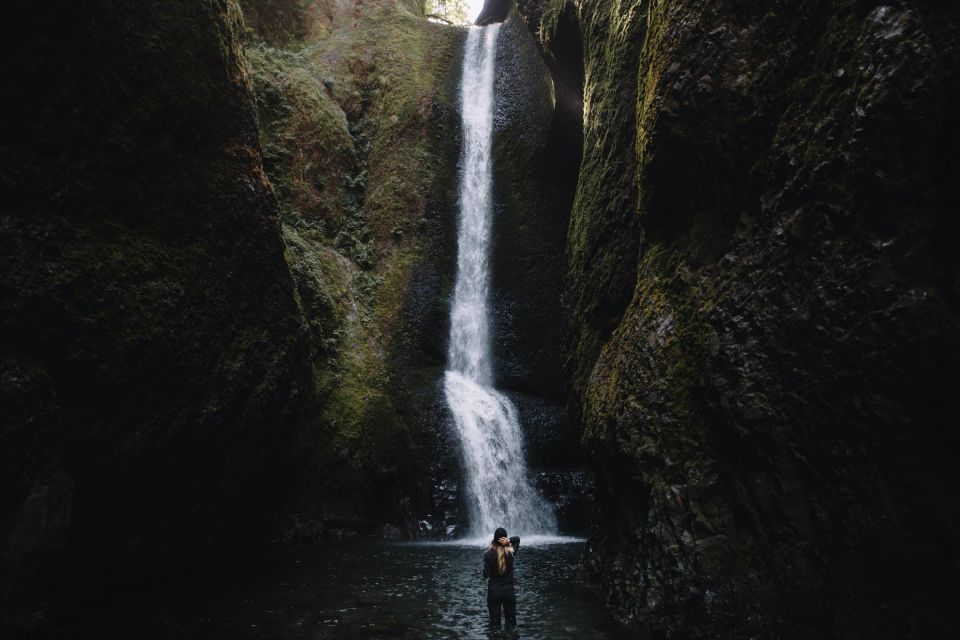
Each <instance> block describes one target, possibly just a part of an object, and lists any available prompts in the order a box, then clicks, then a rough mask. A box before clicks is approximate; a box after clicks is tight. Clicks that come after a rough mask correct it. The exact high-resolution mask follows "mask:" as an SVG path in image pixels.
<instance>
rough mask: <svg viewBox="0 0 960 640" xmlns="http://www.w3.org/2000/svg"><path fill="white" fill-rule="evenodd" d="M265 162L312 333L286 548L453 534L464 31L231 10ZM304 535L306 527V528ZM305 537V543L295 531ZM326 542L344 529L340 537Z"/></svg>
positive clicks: (317, 13)
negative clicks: (291, 26)
mask: <svg viewBox="0 0 960 640" xmlns="http://www.w3.org/2000/svg"><path fill="white" fill-rule="evenodd" d="M242 4H243V6H244V9H245V11H246V12H247V14H248V16H249V17H250V23H251V24H252V25H254V26H255V27H256V29H255V30H254V31H253V32H252V33H251V34H250V37H249V39H248V41H247V46H246V53H247V58H248V60H249V63H250V66H251V70H252V77H253V84H254V89H255V92H256V96H257V106H258V113H259V118H260V126H261V131H262V142H263V148H264V165H265V168H266V173H267V175H268V176H269V178H270V181H271V183H272V184H273V185H274V187H275V189H276V193H277V196H278V199H279V202H280V209H281V219H282V221H283V235H284V239H285V242H286V246H287V251H286V257H287V260H288V262H289V264H290V268H291V271H292V273H293V276H294V280H295V282H296V285H297V286H296V290H297V295H298V297H299V300H300V302H301V306H302V308H303V309H304V313H305V315H306V318H307V320H308V323H309V326H310V345H311V355H312V358H311V360H312V364H313V371H314V375H313V389H314V392H315V402H314V403H313V404H312V405H311V406H310V407H309V408H308V409H307V418H306V420H305V421H304V423H303V425H302V427H301V428H300V430H299V432H298V439H299V440H298V442H299V444H300V445H301V447H302V464H301V465H300V468H301V469H302V470H303V474H302V477H301V478H300V479H299V480H298V482H297V483H296V485H295V490H294V491H291V492H290V493H289V495H288V497H287V499H286V501H285V505H284V506H283V508H282V511H283V515H282V517H280V518H279V520H280V522H281V523H282V524H281V525H280V531H279V532H278V535H279V536H280V537H281V539H286V538H291V537H292V538H296V539H303V538H305V537H306V538H312V541H313V542H316V541H317V538H318V536H319V537H322V536H325V535H327V533H328V532H331V531H338V532H339V531H342V532H344V533H343V535H360V534H365V533H369V532H371V531H373V530H375V529H376V528H377V527H378V526H379V525H380V524H381V523H382V522H384V521H387V522H389V523H390V526H391V527H392V528H391V531H395V530H399V531H400V532H401V535H403V536H404V537H418V536H429V537H436V536H440V535H445V534H446V532H447V528H448V527H450V526H455V525H456V524H457V516H458V513H457V511H458V510H457V509H456V508H451V507H450V504H449V499H448V498H449V494H450V492H449V491H448V489H447V487H450V486H452V485H455V484H456V482H455V478H456V476H457V475H458V468H457V460H456V450H455V447H452V446H450V444H449V443H448V442H447V436H448V433H447V431H446V429H445V417H444V405H443V399H442V395H441V389H440V386H439V383H440V380H441V376H442V372H443V368H444V364H445V362H446V340H447V333H448V324H447V322H448V321H447V316H448V313H449V311H448V309H447V305H446V300H447V293H448V291H449V288H450V286H451V283H452V278H453V272H454V264H455V251H456V236H455V230H456V228H455V227H456V217H455V216H454V215H451V212H454V211H456V203H455V202H456V201H455V199H456V163H455V162H454V161H453V159H455V158H456V157H457V154H458V152H459V115H458V114H459V108H458V103H457V101H458V98H459V93H458V91H457V86H458V82H459V64H460V55H461V50H462V43H463V37H464V34H463V31H462V30H461V29H457V28H453V27H450V26H447V25H441V24H432V23H429V22H427V21H426V20H425V19H424V12H423V6H422V3H419V4H418V3H416V2H395V3H394V2H342V1H340V2H332V1H331V2H308V3H299V4H297V5H296V6H297V7H300V10H299V12H298V13H297V15H299V16H301V18H302V19H303V22H302V28H299V29H297V30H293V31H290V32H288V33H286V35H285V37H279V38H278V37H276V34H275V33H274V32H273V29H272V27H270V26H269V25H270V24H271V23H270V22H269V21H267V22H264V16H266V17H271V18H276V17H278V16H282V15H285V14H284V12H283V11H281V9H282V8H278V7H276V6H274V5H276V4H277V3H275V2H256V1H253V0H251V1H249V2H243V3H242ZM305 523H307V524H305ZM304 532H307V533H304ZM336 535H341V534H340V533H337V534H336Z"/></svg>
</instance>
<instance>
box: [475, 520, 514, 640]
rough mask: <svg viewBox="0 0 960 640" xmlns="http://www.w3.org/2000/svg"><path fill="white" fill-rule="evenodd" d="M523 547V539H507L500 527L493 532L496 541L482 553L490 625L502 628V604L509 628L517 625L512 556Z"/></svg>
mask: <svg viewBox="0 0 960 640" xmlns="http://www.w3.org/2000/svg"><path fill="white" fill-rule="evenodd" d="M519 548H520V538H519V537H518V536H514V537H512V538H507V531H506V529H504V528H503V527H500V528H499V529H497V530H496V531H494V533H493V542H491V543H490V548H489V549H487V551H486V552H485V553H484V554H483V577H484V578H487V610H488V611H489V612H490V625H491V626H493V627H496V628H500V607H503V614H504V616H505V617H506V618H507V629H512V628H514V627H515V626H517V596H516V594H515V593H514V592H513V556H514V554H516V553H517V550H518V549H519Z"/></svg>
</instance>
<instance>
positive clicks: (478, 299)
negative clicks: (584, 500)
mask: <svg viewBox="0 0 960 640" xmlns="http://www.w3.org/2000/svg"><path fill="white" fill-rule="evenodd" d="M498 30H499V25H498V24H494V25H490V26H487V27H472V28H471V29H470V31H469V33H468V35H467V43H466V47H465V49H464V54H463V76H462V79H461V96H460V98H461V107H460V110H461V111H460V112H461V119H462V123H463V151H462V153H463V155H462V162H463V166H462V173H461V176H460V222H459V232H458V237H457V242H458V247H457V248H458V254H457V280H456V285H455V287H454V293H453V304H452V306H451V310H450V347H449V352H448V365H447V367H448V368H447V371H446V373H445V376H444V392H445V394H446V399H447V404H448V405H449V407H450V411H451V413H452V414H453V418H454V422H455V423H456V427H457V431H458V433H459V436H460V442H461V446H462V449H463V457H464V464H465V475H466V482H467V494H468V499H469V501H470V517H471V532H472V533H473V534H474V535H476V536H489V535H490V534H491V533H492V532H493V530H494V528H496V527H499V526H502V527H506V529H507V531H509V532H510V533H511V534H512V533H514V532H517V533H524V534H531V533H537V534H551V533H554V532H555V530H556V520H555V518H554V515H553V511H552V509H551V508H550V506H549V505H548V504H547V503H546V501H545V500H544V499H543V498H542V497H541V496H540V495H538V494H537V492H536V490H534V488H533V487H532V486H531V484H530V481H529V479H528V477H527V465H526V462H525V460H524V453H523V434H522V432H521V430H520V423H519V421H518V419H517V411H516V409H515V408H514V406H513V404H512V403H511V402H510V400H509V399H507V397H506V396H504V395H503V394H502V393H499V392H498V391H497V390H496V389H494V388H493V387H492V384H493V374H492V367H491V356H490V321H489V315H490V314H489V297H490V229H491V217H492V209H493V203H492V193H491V191H492V176H491V155H492V151H491V146H492V132H493V109H494V99H493V80H494V58H495V53H496V44H497V32H498Z"/></svg>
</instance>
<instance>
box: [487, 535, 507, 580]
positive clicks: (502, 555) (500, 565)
mask: <svg viewBox="0 0 960 640" xmlns="http://www.w3.org/2000/svg"><path fill="white" fill-rule="evenodd" d="M490 548H491V549H496V551H497V571H498V572H499V573H500V575H503V574H504V573H506V572H507V556H508V555H509V556H510V557H511V558H512V557H513V545H512V544H508V545H507V546H503V545H501V544H500V543H498V542H494V543H493V544H491V545H490Z"/></svg>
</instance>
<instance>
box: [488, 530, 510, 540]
mask: <svg viewBox="0 0 960 640" xmlns="http://www.w3.org/2000/svg"><path fill="white" fill-rule="evenodd" d="M487 531H489V529H487ZM506 537H507V530H506V529H504V528H503V527H498V528H497V530H496V531H494V532H493V541H494V542H496V541H497V540H499V539H500V538H506Z"/></svg>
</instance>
